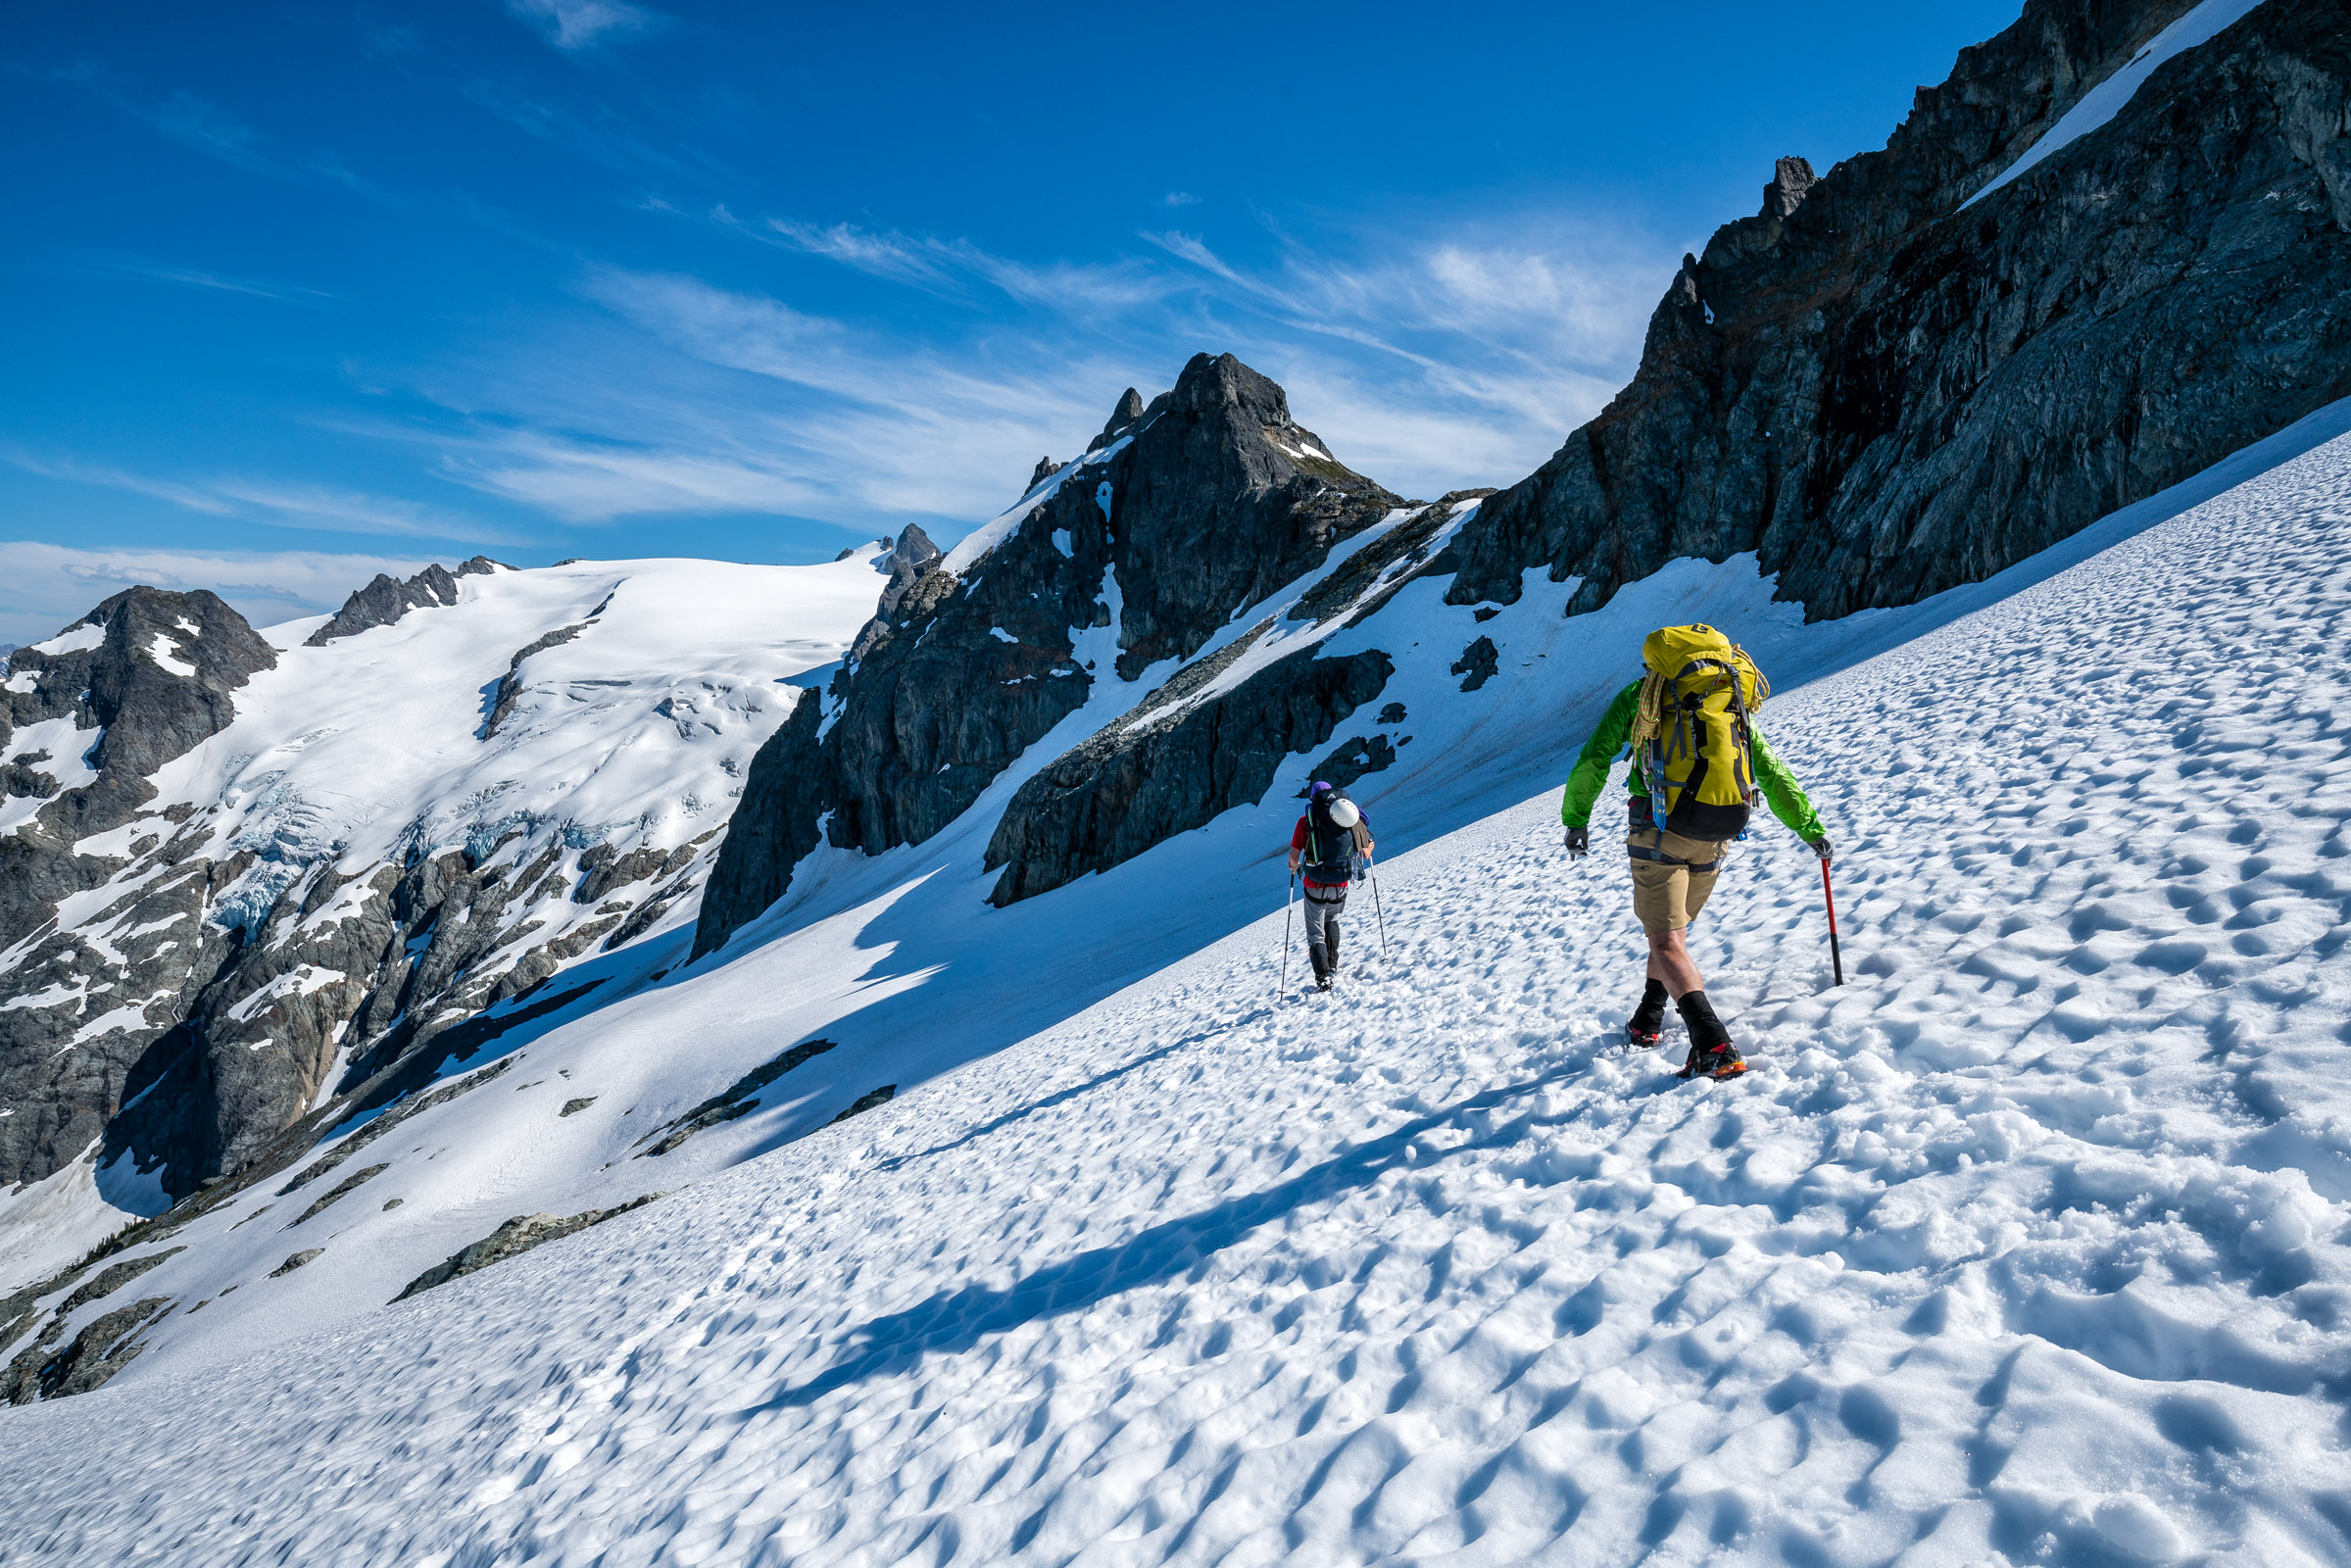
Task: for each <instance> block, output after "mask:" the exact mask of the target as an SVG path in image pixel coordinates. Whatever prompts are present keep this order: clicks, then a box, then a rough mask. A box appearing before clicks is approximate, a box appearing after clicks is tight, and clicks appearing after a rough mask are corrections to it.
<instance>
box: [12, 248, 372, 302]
mask: <svg viewBox="0 0 2351 1568" xmlns="http://www.w3.org/2000/svg"><path fill="white" fill-rule="evenodd" d="M33 265H36V266H37V265H42V264H33ZM48 268H49V270H57V271H63V272H71V273H77V274H79V275H82V276H86V277H122V278H130V279H133V280H136V281H140V282H147V283H167V284H170V285H171V286H173V287H176V288H195V289H210V290H214V291H216V292H219V293H222V294H247V295H251V296H253V297H254V298H256V299H265V300H277V301H280V302H282V303H284V304H288V305H307V306H320V305H331V304H334V303H336V302H337V301H338V300H339V299H340V298H341V296H339V295H335V294H330V293H328V292H327V291H326V290H324V289H318V288H308V287H305V286H304V285H302V284H300V283H280V282H274V281H271V280H269V279H267V278H258V277H240V276H237V275H235V274H233V273H229V272H214V271H207V270H202V269H200V268H192V267H181V266H178V265H176V264H174V263H171V262H159V261H154V260H151V259H149V258H147V257H144V256H106V255H86V256H80V257H73V258H70V259H68V260H65V261H62V262H57V263H54V264H48Z"/></svg>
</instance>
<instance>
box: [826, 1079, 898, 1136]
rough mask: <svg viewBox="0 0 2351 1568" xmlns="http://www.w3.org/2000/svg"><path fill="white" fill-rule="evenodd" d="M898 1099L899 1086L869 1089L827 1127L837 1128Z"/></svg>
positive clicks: (885, 1085) (888, 1085) (890, 1085)
mask: <svg viewBox="0 0 2351 1568" xmlns="http://www.w3.org/2000/svg"><path fill="white" fill-rule="evenodd" d="M897 1097H898V1085H896V1084H884V1085H882V1086H881V1088H879V1089H868V1090H866V1091H865V1092H864V1093H863V1094H861V1095H859V1096H857V1099H855V1100H853V1101H851V1102H850V1103H849V1107H848V1108H847V1109H846V1110H843V1111H842V1112H841V1113H840V1114H839V1115H837V1116H835V1117H834V1118H833V1119H832V1121H831V1122H830V1123H828V1124H827V1125H829V1126H835V1127H837V1126H839V1125H840V1124H841V1123H843V1122H845V1121H847V1120H849V1118H850V1117H852V1116H862V1115H863V1114H865V1112H867V1111H869V1110H871V1109H872V1108H873V1107H874V1106H876V1105H886V1104H888V1103H890V1102H891V1101H892V1100H894V1099H896V1098H897Z"/></svg>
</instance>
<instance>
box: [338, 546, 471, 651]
mask: <svg viewBox="0 0 2351 1568" xmlns="http://www.w3.org/2000/svg"><path fill="white" fill-rule="evenodd" d="M499 569H501V564H500V563H498V562H495V561H492V560H491V559H490V558H489V557H488V556H475V557H474V558H473V559H472V560H470V561H466V562H463V563H461V564H459V565H458V568H457V569H456V570H455V571H452V570H450V569H449V568H448V567H446V566H443V565H440V564H437V563H436V564H433V565H430V566H427V567H425V568H424V569H423V570H422V571H420V572H418V573H416V575H415V576H414V577H411V578H410V579H409V580H408V581H406V582H402V581H400V580H399V579H398V578H396V577H394V576H392V575H391V574H390V573H388V572H381V571H379V572H377V573H376V574H375V580H374V581H372V582H370V583H368V584H367V587H365V588H362V589H359V590H358V591H357V592H355V593H353V594H352V596H351V597H350V598H349V599H346V600H344V601H343V608H342V609H340V610H338V611H336V612H335V613H334V617H333V618H332V619H331V620H329V621H327V623H326V624H325V625H323V626H320V627H319V628H318V630H317V631H315V632H312V633H311V634H310V636H309V638H308V639H307V642H308V644H309V646H310V647H313V648H323V647H325V646H326V645H327V644H328V643H330V642H333V641H334V640H335V639H336V638H337V637H356V636H357V635H359V634H360V633H361V632H363V631H370V630H372V629H374V628H375V627H377V626H389V625H390V624H392V622H394V621H396V620H398V619H399V618H400V617H401V616H403V615H405V614H407V613H409V612H410V611H412V610H429V609H432V608H433V607H435V606H440V605H454V604H456V603H457V594H458V584H457V580H458V579H459V578H460V577H484V576H488V575H489V574H490V573H491V572H493V571H497V570H499ZM507 569H512V568H507Z"/></svg>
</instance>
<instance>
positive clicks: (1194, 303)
mask: <svg viewBox="0 0 2351 1568" xmlns="http://www.w3.org/2000/svg"><path fill="white" fill-rule="evenodd" d="M718 217H719V220H720V221H722V222H724V223H725V224H727V225H729V226H731V227H734V228H735V229H737V230H739V231H741V232H743V233H745V234H747V235H748V236H750V237H753V238H758V239H759V240H761V241H762V242H763V243H767V244H775V245H782V246H784V247H786V248H789V249H791V250H794V251H795V252H797V253H799V254H801V255H804V256H807V257H809V258H814V259H817V260H820V261H822V262H826V263H829V264H832V265H835V266H839V267H842V268H845V269H849V270H854V271H857V272H859V273H861V274H863V275H866V276H869V277H875V278H880V279H883V280H885V281H887V282H891V283H894V284H898V285H901V286H904V287H906V288H909V289H918V290H921V291H923V292H924V293H926V294H929V295H932V296H940V297H948V298H953V299H956V300H959V301H961V302H963V303H964V304H966V305H967V306H969V308H970V311H969V314H970V316H971V319H974V320H975V321H977V322H978V323H980V324H979V326H978V327H977V328H976V329H975V330H974V331H973V332H972V333H970V334H969V335H968V336H966V337H963V338H960V339H957V338H955V337H954V336H953V335H950V336H949V337H947V338H945V339H939V338H936V337H935V336H934V338H933V339H932V340H929V341H921V342H917V341H914V340H911V339H909V338H908V337H907V336H906V334H905V333H904V332H902V331H895V330H892V329H890V328H889V327H888V326H886V325H879V326H877V325H873V324H861V323H858V322H853V321H851V320H847V319H838V318H835V317H830V316H825V315H820V314H816V313H813V312H809V311H806V310H803V309H800V308H797V307H795V306H794V305H792V304H790V303H787V302H786V301H785V300H783V299H779V298H775V297H772V296H769V295H764V294H759V293H755V292H749V291H745V290H741V289H729V288H723V287H720V286H717V285H715V284H713V283H710V282H709V281H707V280H705V279H703V278H700V277H696V276H692V275H688V274H683V273H672V272H648V271H638V270H626V269H619V268H611V267H592V268H590V269H588V270H586V271H585V272H584V273H583V274H582V276H581V279H580V282H579V289H580V292H581V294H582V295H583V296H584V297H585V298H586V299H588V300H590V301H592V302H593V303H594V304H595V305H597V306H598V307H600V308H601V310H602V311H603V312H604V313H605V314H606V316H607V318H608V319H609V320H610V321H611V322H612V326H613V328H614V330H615V331H616V332H618V333H619V334H620V337H619V338H618V339H617V340H612V339H608V340H606V341H604V342H603V343H601V344H599V345H598V346H597V347H596V348H594V349H593V350H589V349H586V348H584V347H583V348H581V349H580V350H579V352H581V353H582V354H583V355H585V356H587V357H589V358H594V359H597V360H599V361H600V362H601V363H602V365H603V367H604V370H603V373H602V374H600V375H597V376H594V377H590V376H586V375H582V374H577V373H571V372H569V371H566V370H564V369H563V368H561V367H560V366H559V365H558V364H557V363H556V361H555V360H552V359H550V358H549V357H548V355H547V353H546V351H545V350H544V349H534V350H533V351H532V353H531V355H530V359H531V360H532V361H533V362H534V363H535V364H536V366H537V369H536V370H535V371H533V372H528V373H525V372H520V371H516V370H512V369H510V370H509V371H508V372H506V374H505V376H504V378H503V379H502V380H501V381H500V383H499V384H497V385H495V386H493V387H487V388H483V389H480V390H479V393H478V395H477V396H476V397H475V398H474V400H473V402H472V403H471V404H470V405H469V407H468V408H467V409H466V410H465V421H464V428H463V431H462V433H459V434H455V435H451V434H448V433H443V434H441V435H438V436H436V437H434V439H436V440H438V441H440V442H441V443H442V453H443V458H442V461H443V471H444V473H445V475H446V476H447V477H450V478H454V479H458V480H460V481H462V482H464V483H466V484H469V485H472V486H474V487H476V488H479V489H481V490H483V491H485V492H488V493H491V494H494V495H497V496H500V497H502V498H504V499H507V500H510V501H514V502H519V503H522V504H524V505H527V506H530V507H533V508H536V509H539V510H542V511H546V512H548V513H550V514H552V515H556V516H559V517H562V518H564V519H566V520H569V521H574V522H605V521H610V520H612V519H615V518H619V517H625V516H631V515H679V514H691V513H696V512H730V511H735V512H742V511H748V512H762V511H763V512H773V513H781V514H788V515H796V516H804V517H814V518H820V519H826V520H835V521H839V522H842V523H843V524H845V525H847V526H852V527H858V528H859V529H860V531H863V530H864V529H865V528H870V527H872V526H873V525H874V524H876V523H877V522H878V523H880V524H883V525H889V524H890V523H891V520H892V519H894V518H901V517H905V516H909V515H911V516H917V517H920V518H923V519H924V520H926V522H930V523H934V524H936V523H938V522H941V521H945V522H946V523H947V525H948V526H949V527H951V528H952V527H953V526H954V524H955V521H958V520H960V521H962V522H966V523H975V522H977V521H980V520H982V519H984V518H985V517H987V516H988V515H992V514H993V513H994V512H995V511H996V510H997V509H998V508H999V507H1001V506H1002V505H1004V503H1005V502H1006V501H1008V500H1009V499H1010V498H1011V497H1012V495H1014V494H1015V493H1016V492H1017V490H1018V488H1019V484H1020V482H1021V480H1022V479H1023V478H1025V476H1026V473H1027V470H1028V468H1029V466H1031V464H1032V463H1033V462H1034V458H1033V457H1032V454H1051V453H1058V454H1060V455H1062V456H1067V455H1069V454H1070V453H1071V452H1074V451H1075V450H1076V449H1077V448H1078V446H1079V445H1080V444H1081V443H1082V442H1083V441H1085V440H1086V439H1088V438H1089V437H1090V436H1091V435H1092V434H1093V432H1094V431H1095V430H1096V429H1098V428H1099V427H1100V425H1101V423H1102V417H1103V416H1104V414H1105V413H1106V412H1107V410H1108V408H1109V406H1110V404H1111V402H1112V400H1113V399H1115V397H1116V396H1117V395H1118V393H1119V391H1120V390H1121V389H1122V388H1124V387H1126V386H1128V385H1135V386H1138V387H1140V388H1142V389H1143V390H1145V391H1146V392H1147V393H1149V392H1151V391H1155V390H1157V389H1159V388H1161V387H1164V386H1165V385H1167V384H1168V383H1169V382H1171V381H1172V380H1173V378H1174V375H1175V373H1176V371H1177V370H1178V369H1179V368H1181V366H1182V365H1183V363H1184V361H1185V360H1186V359H1188V358H1189V357H1190V356H1191V355H1192V354H1193V353H1195V352H1198V351H1200V350H1208V351H1211V352H1222V351H1226V350H1231V351H1235V352H1239V353H1241V354H1242V355H1243V357H1244V358H1246V359H1249V361H1250V362H1251V363H1252V364H1254V365H1256V366H1257V367H1258V368H1260V369H1262V370H1264V371H1266V372H1267V373H1268V374H1271V375H1273V376H1274V377H1275V378H1276V379H1278V380H1281V381H1282V382H1284V383H1285V385H1287V386H1288V388H1289V390H1290V393H1291V405H1292V408H1293V409H1294V410H1295V411H1296V412H1297V414H1298V417H1299V418H1300V419H1301V420H1302V421H1304V422H1305V423H1307V424H1309V425H1310V426H1312V427H1313V428H1314V429H1316V430H1317V431H1318V432H1320V433H1321V434H1322V435H1324V436H1325V437H1326V438H1327V439H1329V440H1330V441H1332V442H1333V443H1334V447H1335V449H1336V450H1337V451H1338V453H1339V455H1340V456H1341V457H1342V458H1343V459H1345V460H1346V461H1347V462H1349V463H1350V464H1352V465H1354V466H1357V467H1359V468H1361V469H1362V470H1363V471H1365V472H1368V473H1370V474H1372V475H1374V476H1375V477H1377V478H1379V479H1381V480H1382V481H1383V482H1385V483H1387V484H1389V485H1391V486H1392V487H1394V488H1396V489H1398V490H1400V491H1404V492H1407V493H1412V494H1420V495H1436V494H1440V493H1443V492H1444V491H1445V490H1448V489H1453V488H1458V487H1462V486H1466V485H1473V484H1479V483H1488V484H1499V483H1508V482H1510V481H1512V480H1514V479H1516V478H1518V477H1520V476H1521V475H1523V474H1524V473H1526V472H1527V471H1529V470H1530V469H1532V468H1533V467H1534V466H1537V465H1538V464H1540V463H1541V462H1542V461H1543V459H1544V458H1546V457H1548V456H1549V455H1550V453H1551V452H1552V451H1554V450H1555V449H1556V448H1557V446H1558V444H1559V442H1560V440H1561V439H1562V438H1563V437H1564V436H1565V434H1566V433H1567V431H1568V430H1569V429H1571V428H1572V427H1573V426H1574V425H1575V424H1577V423H1580V422H1581V421H1582V420H1583V419H1585V418H1586V417H1590V416H1591V415H1592V414H1593V413H1595V412H1597V410H1598V409H1599V408H1600V407H1601V406H1602V404H1604V403H1605V402H1606V400H1607V398H1608V397H1609V396H1610V395H1611V394H1612V393H1613V392H1614V390H1615V389H1616V387H1617V386H1618V385H1619V384H1621V381H1622V379H1623V377H1624V375H1625V374H1626V373H1627V372H1628V371H1629V369H1630V368H1631V363H1632V360H1633V358H1634V356H1635V354H1636V353H1637V352H1638V349H1639V344H1640V334H1641V324H1642V323H1643V322H1644V321H1645V319H1646V318H1647V315H1648V311H1649V307H1650V304H1651V300H1652V297H1653V293H1654V290H1655V289H1656V288H1658V287H1659V286H1661V285H1660V284H1659V282H1658V279H1659V278H1660V277H1663V276H1669V275H1670V272H1671V259H1670V256H1668V255H1667V254H1666V252H1665V249H1664V247H1662V246H1651V245H1646V244H1642V243H1639V242H1633V241H1606V242H1603V241H1601V240H1598V239H1593V238H1591V237H1587V236H1579V235H1577V234H1575V233H1572V232H1559V231H1553V232H1549V233H1542V232H1538V231H1536V230H1534V229H1532V228H1531V227H1530V226H1529V225H1526V224H1516V225H1511V227H1510V229H1509V230H1508V231H1507V233H1506V234H1504V233H1502V232H1498V231H1497V232H1496V233H1495V234H1491V235H1484V234H1478V233H1473V232H1469V231H1462V230H1456V231H1455V232H1453V233H1451V234H1448V235H1445V236H1444V237H1441V238H1438V239H1435V240H1430V241H1423V242H1420V243H1417V244H1415V245H1413V246H1410V247H1404V246H1396V247H1393V248H1390V247H1366V249H1367V250H1368V251H1369V252H1370V254H1371V255H1372V256H1373V258H1374V259H1373V260H1371V261H1368V262H1364V261H1350V260H1347V259H1346V258H1344V257H1341V256H1335V255H1333V254H1329V253H1322V252H1316V251H1313V250H1310V249H1308V248H1305V247H1302V246H1285V247H1283V248H1282V249H1281V251H1280V254H1279V256H1278V258H1277V261H1276V263H1275V264H1274V265H1272V266H1270V267H1266V266H1260V267H1256V268H1250V267H1244V266H1241V265H1238V264H1235V263H1232V262H1229V261H1227V260H1226V259H1225V258H1224V257H1223V256H1221V255H1220V254H1219V253H1218V252H1217V251H1216V250H1215V249H1214V248H1212V247H1211V246H1210V245H1208V244H1207V242H1206V241H1205V240H1203V239H1201V238H1200V237H1198V236H1194V235H1187V234H1180V233H1167V234H1153V235H1150V236H1148V237H1147V238H1146V239H1145V241H1144V243H1143V247H1142V249H1140V250H1139V251H1137V252H1135V253H1134V254H1131V255H1128V256H1124V257H1118V258H1115V259H1113V260H1112V261H1110V262H1107V263H1086V264H1056V265H1053V266H1040V265H1038V264H1035V263H1029V262H1016V261H1012V260H1009V259H1006V258H1003V257H998V256H995V255H993V254H991V253H989V252H988V251H986V250H985V249H984V248H982V247H980V246H978V245H976V244H973V243H971V242H969V241H967V240H961V239H942V238H936V237H925V236H910V235H906V234H904V233H900V232H896V231H891V230H877V229H869V228H862V227H858V226H856V225H852V224H847V223H834V224H825V225H815V224H806V223H798V222H793V221H784V220H770V221H761V222H759V223H756V224H750V223H743V222H741V221H738V220H735V219H733V218H732V216H731V215H728V214H725V213H724V212H723V210H721V212H720V213H719V215H718ZM990 299H993V300H994V301H996V305H995V306H993V307H990V306H988V305H987V304H986V301H987V300H990ZM1007 299H1008V300H1011V301H1013V302H1015V303H1017V304H1018V305H1020V306H1021V307H1023V308H1024V309H1023V311H1022V313H1021V314H1020V316H1019V317H1018V318H1017V322H1018V324H1017V326H1007V325H1006V324H1005V323H1004V321H1003V320H1001V319H999V318H1000V317H1001V315H1002V306H1003V304H1004V301H1005V300H1007ZM616 357H631V358H629V359H628V363H627V364H626V366H625V368H622V367H621V366H620V364H619V361H618V359H616ZM485 411H495V413H494V415H493V414H487V413H485Z"/></svg>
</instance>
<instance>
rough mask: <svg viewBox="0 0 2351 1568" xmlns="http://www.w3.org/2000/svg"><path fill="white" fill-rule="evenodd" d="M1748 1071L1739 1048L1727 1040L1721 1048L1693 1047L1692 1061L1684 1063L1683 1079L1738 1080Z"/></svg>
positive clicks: (1745, 1060) (1691, 1052)
mask: <svg viewBox="0 0 2351 1568" xmlns="http://www.w3.org/2000/svg"><path fill="white" fill-rule="evenodd" d="M1746 1070H1747V1059H1746V1057H1744V1056H1742V1055H1740V1054H1739V1048H1738V1047H1737V1046H1735V1045H1733V1044H1731V1042H1730V1041H1728V1040H1726V1041H1724V1042H1723V1043H1722V1044H1721V1045H1719V1046H1704V1047H1701V1046H1692V1047H1690V1059H1689V1060H1687V1061H1685V1062H1683V1063H1682V1071H1681V1072H1680V1073H1679V1074H1677V1076H1679V1077H1683V1078H1736V1077H1738V1076H1739V1074H1740V1073H1742V1072H1745V1071H1746Z"/></svg>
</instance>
